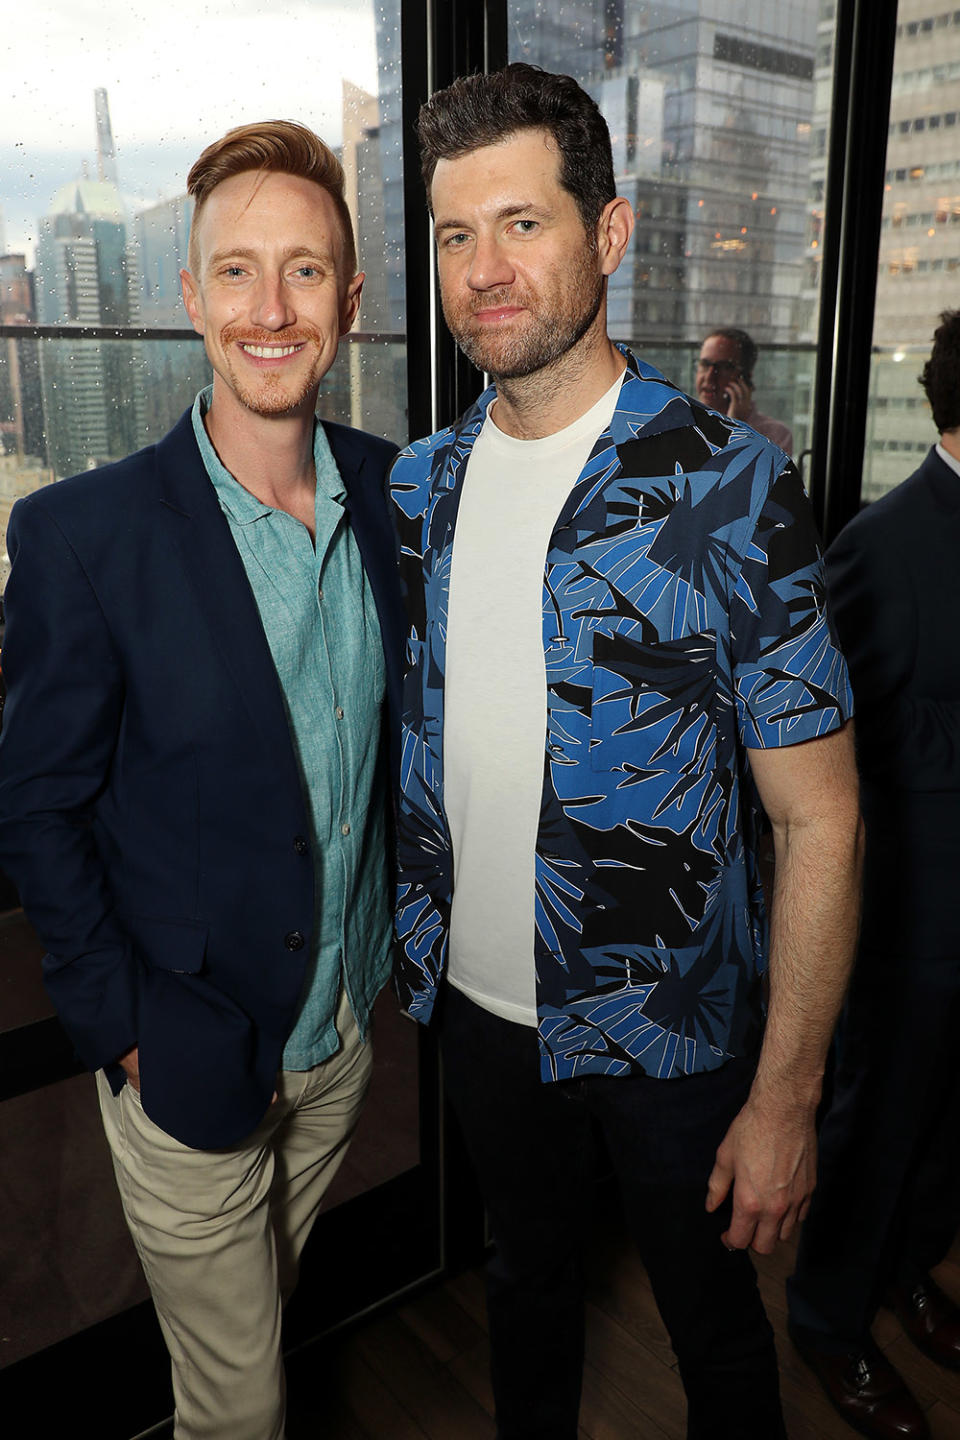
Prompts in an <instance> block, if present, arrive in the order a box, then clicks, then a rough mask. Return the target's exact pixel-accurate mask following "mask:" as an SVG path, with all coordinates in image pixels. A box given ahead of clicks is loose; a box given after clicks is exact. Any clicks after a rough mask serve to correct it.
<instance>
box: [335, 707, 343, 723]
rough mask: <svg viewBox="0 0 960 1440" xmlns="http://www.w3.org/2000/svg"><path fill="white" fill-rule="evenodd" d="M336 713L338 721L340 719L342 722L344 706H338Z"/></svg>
mask: <svg viewBox="0 0 960 1440" xmlns="http://www.w3.org/2000/svg"><path fill="white" fill-rule="evenodd" d="M335 713H336V716H337V719H338V720H342V719H343V706H342V705H338V706H337V709H336V712H335Z"/></svg>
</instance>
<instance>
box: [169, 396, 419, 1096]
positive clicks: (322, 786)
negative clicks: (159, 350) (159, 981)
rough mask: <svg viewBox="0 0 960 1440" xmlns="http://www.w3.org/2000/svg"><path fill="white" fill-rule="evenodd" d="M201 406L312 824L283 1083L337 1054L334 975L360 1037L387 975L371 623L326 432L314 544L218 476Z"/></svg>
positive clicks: (378, 652)
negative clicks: (305, 915)
mask: <svg viewBox="0 0 960 1440" xmlns="http://www.w3.org/2000/svg"><path fill="white" fill-rule="evenodd" d="M211 394H212V387H208V388H207V389H206V390H202V391H201V392H200V394H199V395H198V396H197V398H196V401H195V403H194V406H193V429H194V434H195V435H196V437H197V444H198V445H199V447H200V454H201V456H202V457H203V463H204V465H205V467H206V470H207V474H208V475H209V476H210V480H211V482H212V484H213V487H214V489H215V490H216V493H217V499H218V500H219V502H220V508H221V509H222V511H223V513H224V515H225V516H226V519H227V523H228V524H229V526H230V532H231V534H232V535H233V538H234V541H235V543H236V546H237V550H238V551H239V552H240V558H241V560H242V561H243V566H244V569H245V570H246V572H247V578H248V580H249V581H250V588H251V590H252V591H253V596H254V599H255V600H256V603H257V608H258V610H259V611H260V618H261V620H262V622H263V628H264V632H265V634H266V637H267V644H268V645H269V647H270V653H271V655H272V656H273V663H274V665H275V666H276V671H277V677H278V679H279V681H280V686H281V689H282V691H283V698H284V703H285V706H286V711H287V718H288V720H289V722H290V733H291V737H292V740H293V747H294V752H295V754H296V757H297V763H298V765H299V769H300V776H301V779H302V782H303V788H304V793H305V795H306V797H307V808H308V811H309V814H310V817H311V824H312V834H311V837H310V838H311V841H312V852H313V864H314V931H313V948H312V953H311V956H310V964H309V966H308V971H307V981H306V984H305V987H304V993H303V998H302V1002H301V1007H300V1012H299V1015H298V1017H297V1021H296V1024H295V1025H294V1028H293V1030H292V1032H291V1034H290V1036H289V1038H288V1040H287V1044H286V1046H285V1048H284V1052H283V1068H284V1069H285V1070H308V1069H310V1067H311V1066H313V1065H317V1064H319V1063H320V1062H321V1061H323V1060H326V1059H327V1058H328V1057H329V1056H330V1055H332V1054H334V1052H335V1051H336V1049H337V1046H338V1038H337V1034H336V1029H335V1026H334V1014H335V1011H336V1005H337V995H338V991H339V985H340V976H341V973H342V975H343V980H344V984H345V986H346V991H347V997H348V999H349V1001H350V1006H351V1009H352V1010H353V1014H354V1018H355V1019H356V1022H357V1026H358V1028H359V1030H360V1033H361V1034H366V1031H367V1027H368V1024H369V1015H370V1008H371V1006H372V1004H373V1001H374V999H375V998H376V996H377V993H378V992H379V991H380V990H381V989H382V987H383V985H384V984H385V983H386V980H387V976H388V974H389V950H390V934H391V918H390V907H389V901H388V884H387V834H386V795H387V774H386V765H385V763H384V757H383V747H382V746H381V744H380V732H381V717H382V714H383V709H384V691H385V674H384V662H383V646H382V642H381V638H380V623H379V620H378V618H377V611H376V606H375V604H374V600H373V594H372V592H371V589H370V583H369V581H368V580H367V577H366V574H365V573H364V569H363V565H362V563H361V560H360V552H359V550H358V549H357V543H356V540H355V539H354V536H353V533H352V531H351V529H350V526H349V524H348V522H347V516H346V512H345V510H344V500H345V498H346V491H345V490H344V486H343V481H342V480H341V478H340V473H339V471H338V470H337V465H336V461H335V460H334V458H333V455H332V453H331V450H330V445H329V442H328V441H327V437H326V435H325V433H324V430H323V426H322V425H321V424H320V423H319V422H317V423H316V425H315V429H314V442H313V453H314V461H315V464H316V471H317V490H316V503H315V511H314V515H315V528H316V536H315V541H314V542H313V543H311V539H310V535H309V532H308V531H307V529H306V527H305V526H304V525H302V524H301V523H300V521H299V520H295V519H294V518H293V516H292V515H288V514H287V513H286V512H285V511H283V510H275V509H273V508H271V506H269V505H264V504H263V503H262V502H261V501H260V500H258V499H257V498H256V496H254V495H251V494H250V492H249V491H248V490H245V489H244V488H243V486H242V485H240V484H238V482H237V481H236V480H235V479H234V478H233V476H232V475H231V474H230V473H229V471H228V470H226V469H225V468H224V466H223V465H222V464H221V462H220V460H219V458H218V456H217V453H216V451H215V450H214V448H213V446H212V444H211V443H210V438H209V436H208V435H207V432H206V428H205V426H204V423H203V416H204V414H205V413H206V410H207V408H208V406H209V404H210V398H211ZM238 783H241V784H242V777H238Z"/></svg>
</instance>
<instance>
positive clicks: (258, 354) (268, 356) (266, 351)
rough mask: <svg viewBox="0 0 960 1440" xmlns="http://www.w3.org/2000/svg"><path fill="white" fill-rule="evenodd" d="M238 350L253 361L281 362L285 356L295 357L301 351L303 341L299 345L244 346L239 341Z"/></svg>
mask: <svg viewBox="0 0 960 1440" xmlns="http://www.w3.org/2000/svg"><path fill="white" fill-rule="evenodd" d="M240 349H241V350H242V351H243V352H244V354H245V355H252V356H253V358H254V359H255V360H282V359H283V357H284V356H285V355H296V353H297V351H298V350H302V349H303V341H301V342H300V344H299V345H245V344H244V343H243V342H242V341H241V343H240Z"/></svg>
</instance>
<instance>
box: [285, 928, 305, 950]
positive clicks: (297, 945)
mask: <svg viewBox="0 0 960 1440" xmlns="http://www.w3.org/2000/svg"><path fill="white" fill-rule="evenodd" d="M283 943H284V945H286V947H287V949H288V950H302V949H303V947H304V945H305V944H306V941H305V940H304V938H303V934H302V933H301V931H299V930H291V931H290V932H289V933H288V934H286V935H284V937H283Z"/></svg>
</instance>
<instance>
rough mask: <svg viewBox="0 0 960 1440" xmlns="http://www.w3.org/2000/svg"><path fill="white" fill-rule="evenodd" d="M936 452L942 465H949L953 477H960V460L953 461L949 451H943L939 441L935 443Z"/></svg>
mask: <svg viewBox="0 0 960 1440" xmlns="http://www.w3.org/2000/svg"><path fill="white" fill-rule="evenodd" d="M936 451H937V454H938V455H939V456H940V459H941V460H942V461H943V462H944V464H945V465H949V466H950V469H951V470H952V471H953V472H954V474H955V475H960V460H956V459H954V457H953V456H952V455H951V454H950V451H949V450H944V448H943V446H942V445H941V444H940V442H939V441H938V442H937V446H936Z"/></svg>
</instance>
